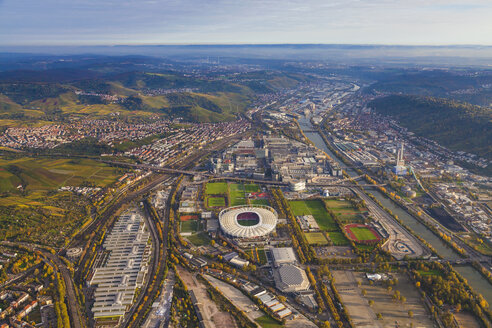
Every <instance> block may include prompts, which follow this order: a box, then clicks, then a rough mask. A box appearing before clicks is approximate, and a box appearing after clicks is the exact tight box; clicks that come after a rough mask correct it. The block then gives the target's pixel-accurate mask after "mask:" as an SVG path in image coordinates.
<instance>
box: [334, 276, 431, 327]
mask: <svg viewBox="0 0 492 328" xmlns="http://www.w3.org/2000/svg"><path fill="white" fill-rule="evenodd" d="M333 277H334V278H335V285H336V287H337V289H338V292H339V293H340V295H341V297H342V300H343V301H344V304H345V306H346V307H347V310H348V312H349V314H350V315H351V317H352V319H353V321H354V325H355V326H356V327H384V328H386V327H388V328H389V327H395V324H396V323H397V324H398V326H399V327H434V324H433V322H432V319H431V316H430V313H428V312H427V310H426V308H425V307H424V304H423V303H422V301H421V298H420V295H419V293H418V291H417V290H416V288H415V286H414V285H413V284H412V282H411V281H410V280H409V279H408V277H407V276H406V275H404V274H395V277H396V278H398V283H397V284H396V285H394V286H393V291H392V292H391V293H388V291H387V289H386V286H385V285H383V284H382V283H375V284H373V285H372V286H371V285H370V284H369V281H368V280H367V278H366V277H365V274H364V273H362V272H351V271H333ZM357 281H360V282H361V285H360V286H357ZM363 290H365V291H366V295H365V296H364V295H363V292H362V291H363ZM395 291H399V292H400V294H401V295H402V296H404V297H405V298H406V301H405V302H401V301H397V300H394V299H393V293H395ZM369 300H373V301H374V305H373V306H372V307H371V306H369ZM408 311H412V313H413V317H412V318H410V317H409V315H408ZM376 313H381V315H382V319H380V320H377V319H375V318H376Z"/></svg>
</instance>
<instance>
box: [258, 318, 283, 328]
mask: <svg viewBox="0 0 492 328" xmlns="http://www.w3.org/2000/svg"><path fill="white" fill-rule="evenodd" d="M256 322H257V323H258V324H259V325H260V326H261V328H280V327H283V325H281V324H280V323H278V322H277V321H275V320H273V319H272V318H271V317H270V316H267V315H264V316H261V317H259V318H257V319H256Z"/></svg>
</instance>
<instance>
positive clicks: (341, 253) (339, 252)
mask: <svg viewBox="0 0 492 328" xmlns="http://www.w3.org/2000/svg"><path fill="white" fill-rule="evenodd" d="M314 251H315V252H316V255H317V256H318V257H319V258H345V259H350V258H352V259H353V258H356V257H357V256H356V255H355V254H354V252H353V251H352V248H351V247H349V246H323V247H315V248H314Z"/></svg>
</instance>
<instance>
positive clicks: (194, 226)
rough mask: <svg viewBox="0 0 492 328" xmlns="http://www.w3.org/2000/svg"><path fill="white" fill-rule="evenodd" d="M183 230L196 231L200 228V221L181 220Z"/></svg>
mask: <svg viewBox="0 0 492 328" xmlns="http://www.w3.org/2000/svg"><path fill="white" fill-rule="evenodd" d="M180 230H181V232H196V231H197V230H198V222H197V221H196V220H188V221H182V222H181V229H180Z"/></svg>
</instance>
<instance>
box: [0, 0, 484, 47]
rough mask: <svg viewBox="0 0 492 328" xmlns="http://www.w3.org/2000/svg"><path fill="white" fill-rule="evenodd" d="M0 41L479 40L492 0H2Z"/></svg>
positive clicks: (354, 41) (464, 41) (467, 41)
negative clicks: (491, 0)
mask: <svg viewBox="0 0 492 328" xmlns="http://www.w3.org/2000/svg"><path fill="white" fill-rule="evenodd" d="M0 5H1V7H0V9H1V10H0V43H4V44H5V43H10V44H12V43H19V42H21V43H22V42H23V43H32V42H37V43H46V44H48V43H53V42H55V43H66V42H70V43H77V42H79V43H85V44H86V43H109V44H112V43H141V42H146V43H193V42H202V43H203V42H214V43H221V42H234V43H257V42H258V43H275V42H282V43H283V42H291V43H304V42H314V43H423V44H432V43H482V44H486V43H489V44H490V42H491V41H490V34H491V33H492V22H491V21H490V17H491V16H492V4H491V3H490V1H488V0H475V1H468V2H466V1H459V0H431V1H429V0H414V1H408V0H283V1H282V0H243V1H237V0H208V1H203V0H105V1H100V0H71V1H66V0H43V1H38V0H36V1H35V0H24V1H18V0H6V1H3V3H2V0H0Z"/></svg>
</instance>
